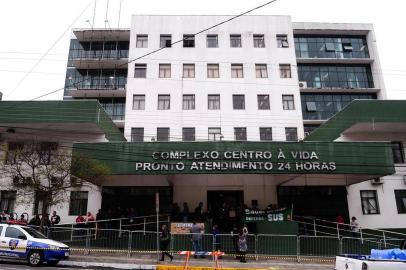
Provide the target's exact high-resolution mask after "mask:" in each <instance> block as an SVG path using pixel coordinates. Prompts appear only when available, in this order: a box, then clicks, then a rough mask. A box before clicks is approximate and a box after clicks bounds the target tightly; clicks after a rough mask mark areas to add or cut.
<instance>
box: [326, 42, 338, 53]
mask: <svg viewBox="0 0 406 270" xmlns="http://www.w3.org/2000/svg"><path fill="white" fill-rule="evenodd" d="M335 51H336V47H335V44H334V43H333V42H327V43H326V52H335Z"/></svg>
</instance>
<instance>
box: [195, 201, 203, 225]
mask: <svg viewBox="0 0 406 270" xmlns="http://www.w3.org/2000/svg"><path fill="white" fill-rule="evenodd" d="M194 218H195V220H197V221H203V203H202V202H199V204H198V206H197V207H196V208H195V216H194Z"/></svg>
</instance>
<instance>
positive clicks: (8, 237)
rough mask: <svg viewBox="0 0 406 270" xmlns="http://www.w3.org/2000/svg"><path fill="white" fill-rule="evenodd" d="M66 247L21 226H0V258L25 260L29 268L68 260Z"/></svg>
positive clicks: (68, 252) (68, 251)
mask: <svg viewBox="0 0 406 270" xmlns="http://www.w3.org/2000/svg"><path fill="white" fill-rule="evenodd" d="M69 254H70V249H69V247H68V246H67V245H65V244H63V243H60V242H57V241H54V240H51V239H48V238H47V237H46V236H45V235H43V234H42V233H40V232H38V231H37V230H35V229H33V228H31V227H27V226H21V225H10V224H0V258H5V259H11V260H25V261H27V263H28V264H29V265H31V266H39V265H41V264H42V263H44V262H46V263H47V264H48V265H56V264H57V263H58V262H59V261H60V260H66V259H68V258H69Z"/></svg>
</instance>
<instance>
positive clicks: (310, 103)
mask: <svg viewBox="0 0 406 270" xmlns="http://www.w3.org/2000/svg"><path fill="white" fill-rule="evenodd" d="M306 110H307V111H308V112H316V111H317V107H316V102H314V101H307V102H306Z"/></svg>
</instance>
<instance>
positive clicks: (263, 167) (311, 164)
mask: <svg viewBox="0 0 406 270" xmlns="http://www.w3.org/2000/svg"><path fill="white" fill-rule="evenodd" d="M274 154H275V155H274ZM151 158H152V161H146V162H136V163H135V169H136V171H142V172H182V171H191V172H199V171H207V172H211V171H218V172H221V171H223V172H225V171H273V170H274V171H280V172H295V173H297V172H323V171H324V172H325V171H335V170H336V169H337V166H336V163H335V162H331V161H319V154H318V153H316V151H304V150H297V151H291V150H289V151H286V154H285V153H284V151H283V150H282V149H278V150H277V151H275V153H272V151H258V150H255V151H254V150H249V151H248V150H247V151H223V152H222V151H187V150H179V151H177V150H176V151H175V150H171V151H161V152H159V151H155V152H152V154H151Z"/></svg>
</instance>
